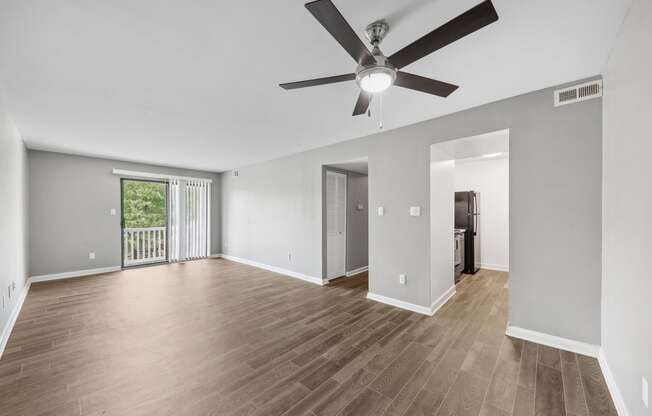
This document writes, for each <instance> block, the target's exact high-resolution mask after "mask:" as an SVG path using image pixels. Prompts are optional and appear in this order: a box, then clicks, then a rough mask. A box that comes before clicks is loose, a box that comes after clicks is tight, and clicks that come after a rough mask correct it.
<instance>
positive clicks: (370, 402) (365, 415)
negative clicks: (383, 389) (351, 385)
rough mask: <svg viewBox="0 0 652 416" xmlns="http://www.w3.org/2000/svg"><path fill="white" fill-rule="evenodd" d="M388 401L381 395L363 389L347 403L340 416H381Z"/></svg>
mask: <svg viewBox="0 0 652 416" xmlns="http://www.w3.org/2000/svg"><path fill="white" fill-rule="evenodd" d="M389 402H390V400H389V399H388V398H386V397H385V396H383V395H382V394H380V393H378V392H376V391H374V390H371V389H365V390H364V391H363V392H362V393H361V394H360V395H358V396H357V397H356V398H355V399H353V401H352V402H351V403H349V404H348V405H347V406H346V407H345V408H344V410H342V412H341V413H340V416H375V415H379V414H382V413H383V411H384V410H385V408H386V407H387V406H388V405H389Z"/></svg>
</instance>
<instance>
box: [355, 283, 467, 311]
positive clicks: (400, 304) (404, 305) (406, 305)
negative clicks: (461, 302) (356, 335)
mask: <svg viewBox="0 0 652 416" xmlns="http://www.w3.org/2000/svg"><path fill="white" fill-rule="evenodd" d="M455 293H456V291H455V285H453V286H451V287H450V288H449V289H448V290H447V291H446V292H444V293H443V294H442V295H441V296H440V297H439V298H437V299H436V300H435V301H434V302H433V303H432V304H431V305H430V307H427V306H421V305H417V304H415V303H410V302H405V301H402V300H398V299H394V298H390V297H387V296H383V295H379V294H377V293H373V292H367V299H371V300H375V301H376V302H380V303H384V304H386V305H390V306H395V307H397V308H401V309H406V310H408V311H412V312H416V313H420V314H422V315H428V316H432V315H434V314H435V313H436V312H437V311H438V310H439V309H440V308H441V307H442V306H444V304H446V302H448V300H449V299H450V298H452V297H453V296H454V295H455Z"/></svg>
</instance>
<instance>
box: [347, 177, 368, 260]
mask: <svg viewBox="0 0 652 416" xmlns="http://www.w3.org/2000/svg"><path fill="white" fill-rule="evenodd" d="M346 175H347V186H346V193H347V196H346V202H347V207H346V211H347V212H346V270H347V271H351V270H355V269H359V268H360V267H366V266H368V265H369V189H368V180H367V176H366V175H361V174H359V173H355V172H349V171H347V172H346ZM358 204H362V205H363V207H364V208H363V209H361V210H358V209H357V205H358Z"/></svg>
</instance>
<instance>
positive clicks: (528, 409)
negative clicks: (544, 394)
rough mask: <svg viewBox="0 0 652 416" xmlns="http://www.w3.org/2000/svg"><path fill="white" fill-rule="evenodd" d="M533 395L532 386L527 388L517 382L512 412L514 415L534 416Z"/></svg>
mask: <svg viewBox="0 0 652 416" xmlns="http://www.w3.org/2000/svg"><path fill="white" fill-rule="evenodd" d="M534 397H535V391H534V387H533V388H527V387H524V386H522V385H520V384H519V386H518V388H517V390H516V401H515V402H514V411H513V412H512V414H514V416H534Z"/></svg>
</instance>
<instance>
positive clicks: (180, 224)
mask: <svg viewBox="0 0 652 416" xmlns="http://www.w3.org/2000/svg"><path fill="white" fill-rule="evenodd" d="M210 185H211V184H210V182H206V181H195V180H177V179H171V180H170V188H169V217H170V218H169V224H170V245H169V250H170V251H169V257H170V261H171V262H174V261H182V260H188V259H198V258H202V257H208V255H209V254H210V250H211V248H210V241H211V233H210V230H211V220H210V210H211V205H210V200H211V186H210Z"/></svg>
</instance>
